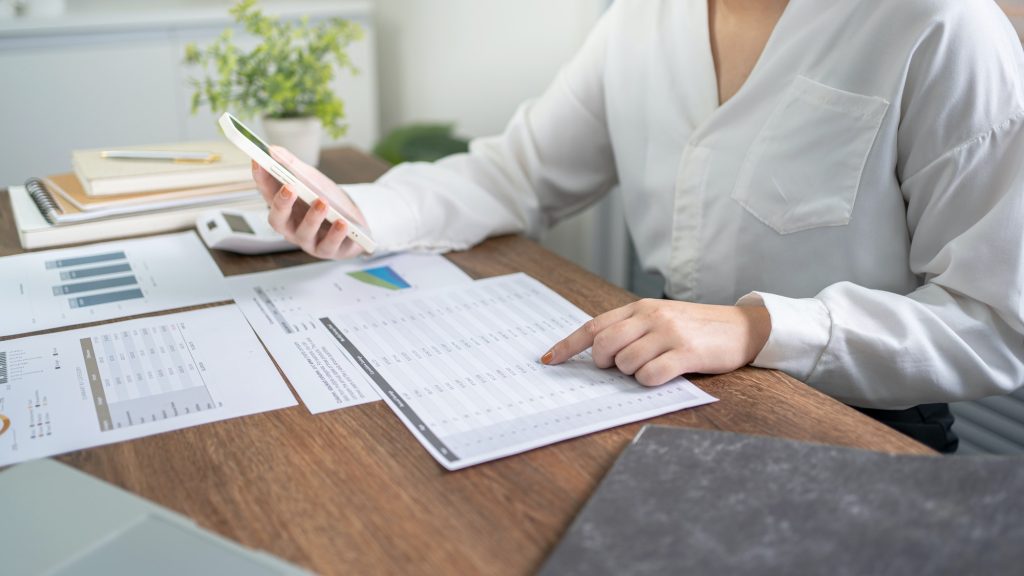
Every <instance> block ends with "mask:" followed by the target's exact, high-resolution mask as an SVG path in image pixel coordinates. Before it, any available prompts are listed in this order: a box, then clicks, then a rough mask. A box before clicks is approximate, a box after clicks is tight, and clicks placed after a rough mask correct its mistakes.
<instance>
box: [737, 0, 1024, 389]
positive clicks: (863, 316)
mask: <svg viewBox="0 0 1024 576" xmlns="http://www.w3.org/2000/svg"><path fill="white" fill-rule="evenodd" d="M976 8H977V6H976V5H974V4H972V5H971V7H969V8H964V10H975V9H976ZM953 16H954V17H956V18H954V20H955V21H954V22H952V23H951V22H949V21H947V22H944V23H943V24H944V25H943V26H936V30H935V32H934V33H932V34H929V35H926V36H925V37H924V40H923V41H922V43H921V47H920V54H921V56H920V58H918V59H917V60H916V61H912V62H911V68H910V72H909V73H908V74H909V76H908V80H907V93H906V96H905V97H904V102H903V103H902V109H903V115H902V117H901V123H900V133H899V139H900V141H899V146H898V147H899V149H900V152H899V156H900V158H899V161H898V176H899V177H900V178H901V188H902V190H903V195H904V200H905V202H906V206H907V225H908V229H909V231H910V233H911V246H910V266H911V269H912V271H913V272H914V273H915V274H917V275H918V276H919V277H920V278H921V279H922V285H921V287H920V288H918V289H917V290H915V291H913V292H912V293H910V294H894V293H891V292H886V291H883V290H874V289H869V288H865V287H863V286H858V285H855V284H852V283H848V282H842V283H838V284H834V285H832V286H828V287H826V288H825V289H824V290H822V291H821V292H820V293H819V294H817V295H816V297H815V298H812V299H792V298H784V297H782V296H778V295H772V294H763V293H755V294H751V295H748V296H745V297H744V298H742V299H741V300H740V302H739V304H754V303H763V304H764V305H765V306H766V307H767V308H768V311H769V314H770V315H771V317H772V332H771V335H770V336H769V339H768V342H767V344H766V346H765V348H764V349H763V350H762V351H761V353H760V354H759V355H758V357H757V358H756V359H755V360H754V365H756V366H762V367H768V368H776V369H782V370H785V371H787V372H789V373H790V374H791V375H793V376H794V377H796V378H799V379H802V380H804V381H806V382H808V383H809V384H811V385H813V386H815V387H816V388H818V389H820V390H821V391H823V392H825V393H827V394H829V395H831V396H833V397H835V398H837V399H839V400H841V401H843V402H846V403H848V404H852V405H856V406H862V407H872V408H883V409H903V408H907V407H910V406H913V405H916V404H921V403H931V402H948V401H956V400H967V399H973V398H979V397H983V396H989V395H993V394H1002V393H1006V392H1009V391H1012V390H1013V389H1015V388H1017V387H1018V386H1020V385H1021V384H1022V383H1024V313H1022V307H1024V302H1022V294H1024V161H1022V159H1024V90H1022V89H1021V84H1020V82H1021V77H1022V73H1024V65H1022V62H1024V58H1022V55H1021V46H1020V43H1019V41H1018V40H1017V38H1016V35H1015V34H1013V33H1012V31H1010V30H1008V28H1009V25H1008V24H1006V25H1005V26H1003V23H1004V22H1005V18H1003V19H1002V20H999V18H997V17H988V18H986V17H983V16H977V15H975V16H971V17H964V18H961V17H960V16H962V15H956V14H954V15H953Z"/></svg>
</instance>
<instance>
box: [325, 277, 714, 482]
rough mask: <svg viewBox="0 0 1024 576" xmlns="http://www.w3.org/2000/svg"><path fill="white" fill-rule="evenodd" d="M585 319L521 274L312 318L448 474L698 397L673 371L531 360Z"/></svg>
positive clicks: (704, 398) (582, 358) (581, 360)
mask: <svg viewBox="0 0 1024 576" xmlns="http://www.w3.org/2000/svg"><path fill="white" fill-rule="evenodd" d="M589 319H590V316H588V315H587V314H586V313H584V312H583V311H581V310H580V309H578V308H576V307H575V306H573V305H572V304H571V303H570V302H568V301H567V300H565V299H564V298H562V297H561V296H559V295H558V294H556V293H555V292H553V291H552V290H550V289H549V288H547V287H545V286H544V285H543V284H541V283H540V282H538V281H536V280H534V279H532V278H530V277H529V276H526V275H524V274H513V275H509V276H501V277H497V278H490V279H486V280H478V281H476V282H474V283H471V284H458V285H454V286H451V287H448V288H446V289H441V290H430V291H423V292H419V293H411V294H408V295H402V296H396V297H395V298H393V299H390V300H387V301H384V302H379V303H377V304H376V305H375V306H372V307H363V306H354V307H347V308H345V309H342V310H337V311H335V312H333V313H331V314H328V315H325V316H323V317H321V318H320V322H321V324H323V325H324V327H325V328H327V330H328V332H329V333H330V334H331V335H332V336H333V338H334V339H335V341H336V342H337V343H338V345H339V346H341V347H342V348H343V349H344V350H345V351H346V352H347V353H348V354H349V355H350V356H351V358H352V359H353V360H354V361H355V363H356V364H357V365H359V367H360V368H361V369H362V370H363V371H364V373H365V374H366V375H367V377H368V378H369V379H370V381H371V382H372V383H373V385H374V386H375V387H376V388H377V391H378V393H379V394H380V396H381V397H382V398H383V399H384V400H385V402H387V404H388V405H389V406H390V407H391V409H392V410H393V411H394V412H395V414H396V415H398V417H399V418H401V420H402V421H403V422H404V423H405V425H406V426H407V427H408V428H409V430H410V431H411V432H412V433H413V434H414V435H415V436H416V438H417V439H418V440H419V441H420V443H421V444H422V445H423V446H424V447H425V448H426V449H427V450H428V451H429V452H430V454H431V455H433V456H434V458H436V459H437V461H438V462H440V463H441V464H442V465H443V466H445V467H446V468H448V469H449V470H455V469H459V468H464V467H466V466H472V465H474V464H478V463H481V462H486V461H488V460H493V459H496V458H501V457H504V456H509V455H511V454H516V453H519V452H523V451H525V450H530V449H532V448H537V447H539V446H543V445H546V444H551V443H553V442H557V441H560V440H565V439H568V438H573V437H576V436H580V435H583V434H587V433H590V432H595V431H598V430H603V429H606V428H611V427H613V426H618V425H621V424H626V423H629V422H635V421H637V420H642V419H645V418H650V417H653V416H658V415H661V414H665V413H668V412H673V411H676V410H679V409H682V408H688V407H692V406H697V405H700V404H706V403H708V402H713V401H715V398H714V397H712V396H710V395H708V394H706V393H705V392H703V391H702V390H700V389H699V388H697V387H696V386H694V385H693V384H692V383H691V382H689V381H688V380H686V379H685V378H682V377H679V378H676V379H675V380H673V381H672V382H669V383H668V384H665V385H664V386H659V387H656V388H645V387H643V386H641V385H639V384H638V383H637V382H636V380H634V379H633V378H632V377H630V376H626V375H624V374H622V373H620V372H618V371H617V370H614V369H612V370H601V369H599V368H597V367H596V366H595V365H594V363H593V361H592V360H591V359H590V356H589V353H583V354H580V355H579V356H577V357H576V358H574V359H572V360H570V361H568V362H566V363H564V364H561V365H558V366H544V365H542V364H540V362H539V358H540V356H541V355H542V354H543V353H544V352H545V351H546V350H548V349H549V348H550V347H551V345H552V344H554V343H555V342H557V341H559V340H560V339H562V338H564V337H565V336H567V335H568V334H569V333H571V332H572V331H573V330H575V329H576V328H578V327H579V326H580V325H581V324H583V323H584V322H586V321H587V320H589Z"/></svg>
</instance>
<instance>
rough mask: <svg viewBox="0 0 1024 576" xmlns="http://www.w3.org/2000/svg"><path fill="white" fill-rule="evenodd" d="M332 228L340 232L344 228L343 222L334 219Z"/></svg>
mask: <svg viewBox="0 0 1024 576" xmlns="http://www.w3.org/2000/svg"><path fill="white" fill-rule="evenodd" d="M334 229H335V230H337V231H338V232H341V231H342V230H344V229H345V223H344V222H342V221H341V220H335V221H334Z"/></svg>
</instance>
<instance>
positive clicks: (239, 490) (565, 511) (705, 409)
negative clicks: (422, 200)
mask: <svg viewBox="0 0 1024 576" xmlns="http://www.w3.org/2000/svg"><path fill="white" fill-rule="evenodd" d="M324 164H325V166H324V168H325V171H326V172H328V173H329V174H330V175H331V176H332V177H334V178H335V179H337V180H340V181H345V182H354V181H360V180H370V179H373V178H374V177H376V176H377V175H379V174H380V173H381V172H383V170H385V169H386V165H384V164H383V163H381V162H379V161H374V160H373V159H370V158H368V157H366V156H365V155H362V154H360V153H358V152H354V151H351V150H334V151H330V152H328V153H326V154H325V162H324ZM2 195H3V196H4V197H2V198H0V206H2V208H0V212H2V213H0V254H12V253H17V252H20V248H19V247H18V241H17V235H16V233H15V231H14V229H13V223H12V222H11V219H10V214H9V211H8V210H7V205H8V204H7V199H6V192H3V193H2ZM448 257H449V258H450V259H451V260H452V261H453V262H455V263H456V264H458V265H459V266H461V267H462V268H463V269H464V270H466V271H467V272H468V273H470V274H471V275H473V276H474V277H477V278H481V277H486V276H494V275H498V274H505V273H509V272H515V271H524V272H527V273H529V274H531V275H532V276H534V277H535V278H537V279H539V280H540V281H542V282H544V283H545V284H547V285H548V286H550V287H551V288H553V289H554V290H556V291H558V292H559V293H560V294H562V295H563V296H565V297H566V298H568V299H569V300H571V301H573V302H574V303H576V304H577V305H579V306H580V307H581V308H583V309H584V310H586V311H587V312H588V313H590V314H597V313H600V312H603V311H605V310H608V309H610V308H612V307H615V306H620V305H622V304H626V303H628V302H630V301H632V300H634V299H635V296H633V295H632V294H630V293H629V292H626V291H625V290H621V289H619V288H616V287H615V286H612V285H610V284H608V283H606V282H604V281H602V280H601V279H599V278H597V277H595V276H593V275H592V274H589V273H588V272H586V271H584V270H582V269H581V268H579V267H578V266H575V265H574V264H572V263H570V262H568V261H566V260H563V259H562V258H559V257H558V256H556V255H554V254H552V253H551V252H548V251H547V250H545V249H544V248H542V247H540V246H539V245H537V244H536V243H534V242H531V241H530V240H526V239H524V238H520V237H515V236H506V237H501V238H495V239H492V240H488V241H487V242H485V243H483V244H482V245H480V246H478V247H476V248H474V249H472V250H470V251H468V252H460V253H454V254H450V255H449V256H448ZM215 258H216V260H217V262H218V264H220V266H221V268H222V269H223V270H224V272H225V273H226V274H236V273H240V272H249V271H254V270H263V269H268V268H273V267H277V266H282V265H293V264H299V263H304V262H308V261H311V258H309V257H306V256H305V255H303V254H301V253H290V254H284V255H278V256H264V257H240V256H232V255H229V254H216V255H215ZM693 380H694V381H695V382H696V383H697V384H698V385H699V386H701V387H702V388H704V389H705V390H707V391H708V392H710V393H711V394H713V395H715V396H717V397H718V398H721V401H720V402H717V403H714V404H711V405H708V406H702V407H699V408H695V409H691V410H684V411H682V412H678V413H675V414H670V415H667V416H662V417H660V418H655V419H653V420H651V421H650V422H656V423H659V424H669V425H675V426H690V427H695V428H707V429H717V430H729V431H733V432H743V433H748V434H764V435H770V436H779V437H785V438H794V439H798V440H810V441H815V442H823V443H829V444H837V445H844V446H856V447H860V448H867V449H871V450H881V451H887V452H901V453H916V454H928V453H932V452H931V451H930V450H929V449H928V448H926V447H924V446H923V445H921V444H918V443H917V442H914V441H913V440H910V439H909V438H907V437H905V436H902V435H900V434H898V433H896V432H894V431H892V430H890V429H889V428H886V427H884V426H882V425H881V424H878V423H876V422H875V421H873V420H871V419H869V418H867V417H865V416H862V415H861V414H859V413H858V412H856V411H854V410H852V409H850V408H847V407H846V406H843V405H842V404H840V403H838V402H836V401H834V400H831V399H830V398H828V397H826V396H824V395H823V394H820V393H818V392H816V391H814V390H812V389H811V388H809V387H807V386H805V385H804V384H801V383H800V382H797V381H796V380H793V379H792V378H789V377H788V376H786V375H784V374H781V373H778V372H771V371H767V370H758V369H752V368H746V369H743V370H739V371H737V372H734V373H732V374H728V375H723V376H711V377H695V378H693ZM641 425H642V424H631V425H628V426H622V427H619V428H615V429H612V430H607V431H605V432H600V433H597V434H591V435H589V436H586V437H583V438H578V439H575V440H570V441H566V442H562V443H560V444H556V445H554V446H548V447H545V448H541V449H539V450H534V451H532V452H529V453H527V454H523V455H519V456H514V457H511V458H506V459H504V460H500V461H497V462H492V463H488V464H483V465H480V466H475V467H473V468H469V469H467V470H462V471H459V472H445V471H444V469H442V468H441V466H439V465H438V464H437V463H436V462H434V460H433V458H431V457H430V455H429V454H427V452H426V450H424V449H423V448H421V447H420V445H419V443H418V442H417V441H416V440H415V439H414V438H413V436H412V435H411V434H410V433H409V432H408V431H406V429H405V426H403V425H402V424H401V422H399V420H398V419H397V418H396V417H395V416H394V415H393V414H392V413H391V411H390V410H388V408H387V407H386V406H385V405H384V403H382V402H374V403H371V404H364V405H362V406H356V407H353V408H348V409H345V410H337V411H334V412H328V413H326V414H320V415H317V416H313V415H311V414H310V413H309V411H308V410H306V408H305V407H304V406H303V405H302V404H301V403H300V404H299V405H298V406H295V407H293V408H288V409H285V410H278V411H276V412H270V413H266V414H258V415H255V416H249V417H245V418H238V419H234V420H229V421H226V422H218V423H214V424H207V425H204V426H199V427H196V428H190V429H186V430H181V431H178V432H171V433H167V434H161V435H158V436H151V437H149V438H143V439H139V440H135V441H132V442H125V443H121V444H115V445H112V446H104V447H100V448H93V449H90V450H83V451H80V452H75V453H72V454H67V455H64V456H61V457H60V458H59V459H60V460H61V461H63V462H65V463H67V464H70V465H72V466H75V467H77V468H79V469H81V470H84V471H86V472H88V473H90V474H92V475H94V476H97V477H99V478H103V479H105V480H107V481H110V482H112V483H114V484H117V485H119V486H121V487H123V488H126V489H128V490H130V491H132V492H135V493H136V494H139V495H141V496H144V497H146V498H149V499H151V500H154V501H156V502H158V503H160V504H162V505H164V506H167V507H168V508H171V509H174V510H177V511H178V512H181V513H183V514H186V515H188V516H190V517H192V518H194V519H195V520H196V521H198V522H199V523H200V524H201V525H202V526H204V527H206V528H209V529H212V530H215V531H217V532H219V533H221V534H223V535H225V536H227V537H229V538H232V539H234V540H237V541H239V542H241V543H242V544H244V545H246V546H251V547H254V548H259V549H263V550H267V551H269V552H271V553H273V554H277V555H279V556H281V557H283V558H286V559H288V560H290V561H292V562H295V563H296V564H299V565H302V566H305V567H307V568H310V569H312V570H315V571H317V572H322V573H340V572H344V573H356V574H369V573H402V574H410V573H431V574H484V573H486V574H524V573H530V572H533V571H535V570H536V569H537V568H538V567H539V566H540V564H541V562H542V561H543V559H544V558H545V556H546V555H547V554H548V552H549V551H550V550H551V549H552V548H553V546H554V545H555V544H556V542H557V541H558V539H559V537H560V536H561V535H562V533H563V531H564V530H565V529H566V528H567V527H568V525H569V523H570V522H571V521H572V519H573V517H574V515H575V514H576V512H577V511H578V510H579V509H580V507H581V506H582V505H583V503H584V502H585V501H586V499H587V497H588V496H590V494H591V492H592V491H593V490H594V488H595V486H596V484H597V483H598V481H599V480H600V479H601V477H602V476H603V475H604V473H605V471H607V470H608V468H609V466H610V465H611V464H612V462H613V461H614V459H615V457H616V456H617V455H618V453H619V451H620V450H621V449H622V448H623V446H624V445H625V444H626V443H627V442H629V440H630V439H631V438H632V437H633V436H634V435H635V434H636V432H637V431H638V430H639V429H640V426H641ZM679 481H680V483H682V482H686V478H680V479H679Z"/></svg>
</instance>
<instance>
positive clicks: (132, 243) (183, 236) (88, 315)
mask: <svg viewBox="0 0 1024 576" xmlns="http://www.w3.org/2000/svg"><path fill="white" fill-rule="evenodd" d="M0 278H2V279H3V281H2V282H0V336H11V335H13V334H24V333H27V332H35V331H37V330H45V329H48V328H59V327H62V326H72V325H75V324H84V323H88V322H95V321H98V320H110V319H113V318H121V317H124V316H134V315H136V314H145V313H148V312H159V311H162V310H170V309H172V308H183V307H185V306H193V305H196V304H207V303H210V302H217V301H221V300H230V298H231V297H230V295H228V293H227V289H226V287H225V286H224V277H223V276H222V275H221V273H220V269H219V268H218V267H217V265H216V264H215V263H214V261H213V259H212V258H210V254H209V252H207V251H206V248H205V247H204V246H203V244H202V242H200V241H199V237H198V236H196V234H195V232H184V233H180V234H168V235H165V236H153V237H151V238H140V239H136V240H120V241H116V242H105V243H102V244H90V245H88V246H79V247H75V248H62V249H58V250H47V251H44V252H28V253H25V254H18V255H15V256H7V257H5V258H0Z"/></svg>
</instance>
